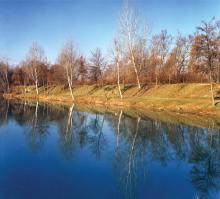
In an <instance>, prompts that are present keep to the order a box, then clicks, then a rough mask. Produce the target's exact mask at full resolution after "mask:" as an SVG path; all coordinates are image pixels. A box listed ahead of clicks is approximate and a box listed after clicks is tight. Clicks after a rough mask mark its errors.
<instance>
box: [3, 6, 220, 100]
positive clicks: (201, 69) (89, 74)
mask: <svg viewBox="0 0 220 199" xmlns="http://www.w3.org/2000/svg"><path fill="white" fill-rule="evenodd" d="M219 81H220V20H216V19H215V18H214V17H213V18H212V19H211V20H210V21H208V22H205V21H202V22H201V24H200V25H199V26H198V27H196V28H195V32H194V33H193V34H192V35H187V36H185V35H182V34H181V33H180V32H178V34H177V35H176V36H175V37H174V36H172V35H171V34H169V33H168V31H167V30H161V32H159V33H158V34H154V35H152V34H151V28H150V26H149V25H146V24H143V23H141V21H140V19H139V16H138V13H137V12H136V11H135V10H134V9H133V8H132V7H130V6H129V5H126V6H124V8H123V9H122V11H121V13H120V15H119V19H118V28H117V31H116V34H115V36H114V38H113V40H112V46H111V48H110V49H109V53H108V55H107V56H104V55H103V53H102V50H101V49H100V48H97V49H95V50H93V51H91V55H90V57H89V58H86V57H85V56H83V55H82V54H80V53H79V49H78V48H77V47H76V45H75V43H74V42H73V41H72V40H68V41H66V42H65V43H64V44H63V46H62V48H61V49H60V51H59V54H58V57H57V60H56V63H55V64H50V63H49V61H48V60H47V57H46V55H45V53H44V49H43V47H42V46H41V45H40V44H39V43H37V42H33V43H32V44H31V46H30V48H29V51H28V52H27V55H26V58H25V59H24V60H22V61H21V62H20V64H18V66H16V67H14V66H10V64H9V61H8V59H5V58H2V59H1V61H0V90H1V91H2V92H10V90H11V88H13V87H15V86H28V85H35V88H36V94H37V95H38V93H39V91H38V89H39V87H41V86H44V87H45V88H48V87H50V86H56V85H64V86H66V87H68V89H69V90H70V94H71V96H72V99H74V94H73V89H74V86H76V85H88V84H95V85H96V86H104V85H107V84H108V85H109V84H117V85H118V91H119V96H120V97H121V98H123V93H122V87H123V86H124V85H125V84H136V85H137V86H138V88H139V89H141V87H142V85H146V84H147V85H152V84H155V85H158V84H175V83H190V82H201V83H204V82H209V83H211V89H212V84H213V83H219Z"/></svg>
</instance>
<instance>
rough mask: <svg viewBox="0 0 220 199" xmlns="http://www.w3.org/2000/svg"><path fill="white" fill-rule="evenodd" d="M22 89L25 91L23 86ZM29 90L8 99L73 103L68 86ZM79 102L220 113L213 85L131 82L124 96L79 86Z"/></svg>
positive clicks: (114, 89) (112, 87)
mask: <svg viewBox="0 0 220 199" xmlns="http://www.w3.org/2000/svg"><path fill="white" fill-rule="evenodd" d="M18 90H24V88H21V87H20V88H19V89H18ZM26 90H27V92H26V93H19V92H17V93H10V94H5V97H6V98H13V99H14V98H19V99H25V100H28V99H34V100H39V101H46V102H53V103H64V104H70V103H73V101H72V98H71V96H70V93H69V90H68V88H64V87H63V86H56V87H50V88H48V89H46V88H44V87H41V88H40V89H39V95H38V96H37V95H36V92H35V89H34V87H28V88H26ZM73 90H74V96H75V101H74V103H78V104H90V105H101V106H111V107H114V106H117V107H118V106H121V107H129V108H130V107H132V108H135V109H141V110H143V109H146V110H147V109H148V110H168V111H176V112H182V113H195V114H217V115H219V116H220V106H218V104H216V107H213V106H212V100H211V91H210V85H209V84H170V85H158V86H145V87H143V88H142V89H138V88H137V87H136V86H131V85H127V86H125V87H124V88H123V90H122V91H123V96H124V99H122V100H121V99H120V98H119V96H118V89H117V86H116V85H109V86H104V87H97V86H88V85H85V86H77V87H75V88H74V89H73ZM214 91H215V95H216V96H217V94H218V93H219V92H220V84H215V85H214Z"/></svg>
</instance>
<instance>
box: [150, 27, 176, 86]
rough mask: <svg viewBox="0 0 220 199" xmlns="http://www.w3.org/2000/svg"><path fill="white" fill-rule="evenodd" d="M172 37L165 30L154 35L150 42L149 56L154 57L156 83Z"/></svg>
mask: <svg viewBox="0 0 220 199" xmlns="http://www.w3.org/2000/svg"><path fill="white" fill-rule="evenodd" d="M171 41H172V37H171V36H170V35H169V34H168V33H167V31H166V30H162V31H161V32H160V34H158V35H154V36H153V38H152V43H151V56H152V57H154V59H155V83H156V85H157V84H158V77H159V75H160V73H161V70H162V68H163V67H164V65H165V63H166V60H167V58H168V55H169V50H170V44H171Z"/></svg>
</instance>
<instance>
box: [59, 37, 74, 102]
mask: <svg viewBox="0 0 220 199" xmlns="http://www.w3.org/2000/svg"><path fill="white" fill-rule="evenodd" d="M77 58H78V56H77V51H76V49H75V47H74V44H73V42H72V41H67V42H66V43H65V44H64V46H63V48H62V49H61V52H60V54H59V58H58V60H59V64H60V66H61V67H62V68H63V69H64V78H65V79H66V81H67V83H68V86H69V90H70V94H71V97H72V100H74V95H73V89H72V87H73V81H74V79H75V75H76V73H77V67H78V66H77Z"/></svg>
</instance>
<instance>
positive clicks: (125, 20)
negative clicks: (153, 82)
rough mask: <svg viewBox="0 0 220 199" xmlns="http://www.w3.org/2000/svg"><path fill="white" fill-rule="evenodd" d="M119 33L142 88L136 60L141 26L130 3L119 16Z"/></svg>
mask: <svg viewBox="0 0 220 199" xmlns="http://www.w3.org/2000/svg"><path fill="white" fill-rule="evenodd" d="M119 33H120V36H121V37H122V39H123V42H124V43H125V49H124V51H125V54H128V57H129V61H130V62H131V64H132V66H133V68H134V71H135V75H136V79H137V85H138V88H139V89H140V88H141V85H140V79H139V74H138V68H137V63H136V60H135V48H136V45H137V42H138V39H139V38H140V26H139V21H138V17H137V13H136V12H135V11H134V9H132V8H131V7H129V5H128V3H126V4H125V6H124V8H123V10H122V12H121V14H120V16H119Z"/></svg>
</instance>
